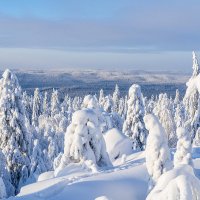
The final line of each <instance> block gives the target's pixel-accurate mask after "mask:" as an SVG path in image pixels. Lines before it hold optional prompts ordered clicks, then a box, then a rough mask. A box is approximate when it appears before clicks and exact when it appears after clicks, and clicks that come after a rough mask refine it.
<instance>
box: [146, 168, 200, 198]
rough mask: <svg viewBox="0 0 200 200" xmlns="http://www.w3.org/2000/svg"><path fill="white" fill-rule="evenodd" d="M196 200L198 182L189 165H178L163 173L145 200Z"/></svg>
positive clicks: (198, 188) (198, 195)
mask: <svg viewBox="0 0 200 200" xmlns="http://www.w3.org/2000/svg"><path fill="white" fill-rule="evenodd" d="M157 199H161V200H169V199H170V200H198V199H200V181H199V179H198V178H197V177H195V174H194V171H193V168H192V167H191V166H190V165H179V166H177V167H175V168H174V169H172V170H170V171H168V172H166V173H164V174H163V175H162V176H161V177H160V178H159V180H158V182H157V184H156V186H155V187H154V189H153V190H152V191H151V192H150V193H149V195H148V196H147V198H146V200H157Z"/></svg>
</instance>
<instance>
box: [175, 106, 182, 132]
mask: <svg viewBox="0 0 200 200" xmlns="http://www.w3.org/2000/svg"><path fill="white" fill-rule="evenodd" d="M174 121H175V124H176V127H177V128H178V127H183V126H184V125H185V110H184V106H183V104H182V103H179V104H177V106H176V109H175V114H174Z"/></svg>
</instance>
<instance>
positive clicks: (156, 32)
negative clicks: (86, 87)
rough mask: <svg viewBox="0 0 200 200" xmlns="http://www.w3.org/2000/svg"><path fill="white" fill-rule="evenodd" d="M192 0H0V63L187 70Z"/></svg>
mask: <svg viewBox="0 0 200 200" xmlns="http://www.w3.org/2000/svg"><path fill="white" fill-rule="evenodd" d="M199 10H200V1H198V0H191V1H187V0H175V1H174V0H169V1H159V0H149V1H145V0H137V1H132V0H123V1H120V0H109V1H108V0H102V1H92V0H84V1H81V0H73V1H69V0H57V1H55V0H29V1H25V0H16V1H12V0H2V1H1V4H0V27H1V28H0V68H1V69H4V68H7V67H8V68H19V69H36V68H38V69H40V68H43V69H71V68H72V69H75V68H77V69H88V68H90V69H91V68H92V69H115V70H126V69H137V70H138V69H141V70H164V71H166V70H170V71H180V72H188V71H191V65H192V64H191V63H192V61H191V60H192V59H191V57H192V56H191V52H192V51H193V50H195V51H197V56H199V57H200V55H198V51H199V48H200V37H199V35H200V27H199V26H198V24H199V22H200V17H199Z"/></svg>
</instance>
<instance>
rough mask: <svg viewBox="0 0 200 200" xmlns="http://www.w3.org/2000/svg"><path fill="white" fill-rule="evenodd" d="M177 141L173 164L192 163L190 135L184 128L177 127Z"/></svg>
mask: <svg viewBox="0 0 200 200" xmlns="http://www.w3.org/2000/svg"><path fill="white" fill-rule="evenodd" d="M176 133H177V137H178V142H177V148H176V153H175V154H174V166H177V165H180V164H188V165H192V157H191V150H192V145H191V139H190V135H189V133H188V132H187V130H186V129H185V128H182V127H179V128H177V130H176Z"/></svg>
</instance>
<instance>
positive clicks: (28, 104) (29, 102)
mask: <svg viewBox="0 0 200 200" xmlns="http://www.w3.org/2000/svg"><path fill="white" fill-rule="evenodd" d="M22 102H23V104H24V106H25V114H26V118H27V119H28V121H29V124H32V108H33V99H32V96H28V94H27V93H26V92H23V96H22Z"/></svg>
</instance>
